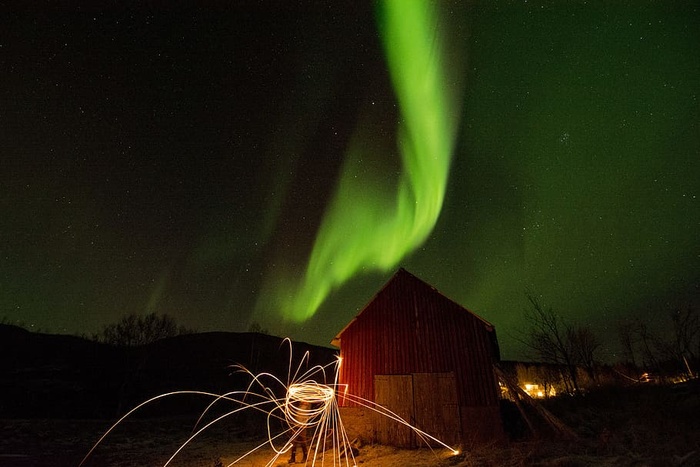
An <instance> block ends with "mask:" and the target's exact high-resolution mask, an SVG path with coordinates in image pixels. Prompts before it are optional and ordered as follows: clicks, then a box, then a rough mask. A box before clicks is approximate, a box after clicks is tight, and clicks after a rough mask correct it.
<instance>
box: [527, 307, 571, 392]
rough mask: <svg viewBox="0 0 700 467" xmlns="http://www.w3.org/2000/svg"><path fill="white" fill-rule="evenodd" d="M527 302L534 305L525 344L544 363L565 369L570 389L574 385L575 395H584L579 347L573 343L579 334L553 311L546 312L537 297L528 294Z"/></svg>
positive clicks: (528, 312) (529, 314)
mask: <svg viewBox="0 0 700 467" xmlns="http://www.w3.org/2000/svg"><path fill="white" fill-rule="evenodd" d="M527 299H528V301H529V302H530V304H531V305H532V307H531V308H530V309H528V310H527V311H526V314H525V317H526V319H527V320H528V322H529V323H530V329H529V331H528V332H527V334H526V337H525V339H523V342H524V343H525V345H527V346H528V347H529V348H530V350H531V351H533V352H534V354H535V356H536V358H538V359H539V360H541V361H542V362H544V363H551V364H554V365H557V366H560V367H564V368H565V369H566V375H565V376H567V377H566V378H565V379H564V380H565V383H566V384H567V386H568V382H570V383H571V389H572V390H573V391H574V392H576V393H579V392H581V389H580V388H579V385H578V376H577V374H576V360H575V358H576V355H575V350H574V348H573V346H574V344H575V343H574V342H572V340H571V336H572V335H573V334H575V332H574V331H573V329H572V328H571V327H570V326H569V325H567V324H566V323H564V322H563V321H562V319H561V318H560V317H559V315H557V314H556V313H555V312H554V311H553V310H552V308H548V309H545V308H543V307H542V305H541V304H540V303H539V301H538V300H537V298H536V297H535V296H533V295H532V294H527ZM562 376H564V375H562Z"/></svg>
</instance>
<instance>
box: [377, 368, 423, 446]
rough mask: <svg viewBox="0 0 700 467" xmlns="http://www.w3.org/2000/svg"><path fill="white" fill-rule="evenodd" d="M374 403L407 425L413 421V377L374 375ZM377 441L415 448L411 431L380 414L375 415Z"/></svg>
mask: <svg viewBox="0 0 700 467" xmlns="http://www.w3.org/2000/svg"><path fill="white" fill-rule="evenodd" d="M374 402H376V403H377V404H379V405H381V406H382V407H385V408H387V409H389V410H391V411H392V412H394V413H395V414H396V415H398V416H399V417H401V418H403V419H404V420H406V421H407V422H408V423H414V421H413V377H412V376H411V375H375V376H374ZM374 426H375V429H376V430H377V431H376V437H377V441H378V442H379V443H381V444H386V445H389V446H397V447H402V448H412V447H414V446H415V435H414V433H413V430H412V429H410V428H408V427H406V426H404V425H402V424H401V423H399V422H397V421H395V420H392V419H391V418H389V417H386V416H384V415H381V414H376V415H375V423H374Z"/></svg>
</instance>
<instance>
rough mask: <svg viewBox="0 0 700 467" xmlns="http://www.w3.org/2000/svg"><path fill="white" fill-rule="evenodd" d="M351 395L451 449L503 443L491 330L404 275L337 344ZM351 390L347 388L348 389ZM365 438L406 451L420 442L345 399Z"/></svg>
mask: <svg viewBox="0 0 700 467" xmlns="http://www.w3.org/2000/svg"><path fill="white" fill-rule="evenodd" d="M332 344H333V345H335V346H336V347H340V356H341V358H342V364H341V366H340V374H339V382H340V384H341V385H343V386H342V387H347V392H348V393H349V394H353V395H355V396H359V397H362V398H364V399H367V400H370V401H374V402H376V403H378V404H382V405H383V406H385V407H387V408H389V409H391V410H392V411H394V412H395V413H397V414H399V415H400V416H401V417H402V418H404V419H405V420H407V421H409V422H411V423H412V424H413V425H415V426H417V427H418V428H420V429H422V430H424V431H426V432H428V433H430V434H432V435H435V436H436V437H438V438H439V439H441V440H443V441H445V442H447V443H448V444H451V445H453V446H454V445H458V444H464V445H471V444H472V443H474V442H485V441H491V440H499V439H502V438H503V436H504V435H503V426H502V422H501V417H500V410H499V389H498V383H497V379H496V377H495V375H494V371H493V365H494V363H496V362H497V361H498V360H499V350H498V342H497V340H496V331H495V329H494V327H493V326H492V325H491V324H489V323H488V322H487V321H485V320H484V319H482V318H480V317H478V316H477V315H475V314H473V313H471V312H470V311H468V310H466V309H465V308H463V307H462V306H460V305H458V304H457V303H455V302H453V301H452V300H450V299H449V298H447V297H445V296H444V295H442V294H441V293H440V292H438V291H437V290H436V289H435V288H433V287H432V286H430V285H428V284H427V283H425V282H423V281H422V280H420V279H418V278H417V277H415V276H413V275H412V274H410V273H409V272H407V271H406V270H404V269H399V270H398V272H397V273H396V274H395V275H394V276H393V277H392V278H391V279H390V280H389V282H387V284H386V285H385V286H384V287H383V288H382V289H381V290H380V291H379V292H378V293H377V294H376V295H375V297H374V298H373V299H372V300H371V301H370V302H369V303H368V304H367V305H366V306H365V307H364V309H363V310H362V311H361V312H360V313H359V314H358V315H357V316H356V317H355V318H354V319H353V320H352V321H350V323H348V324H347V325H346V326H345V327H344V328H343V329H342V330H341V331H340V332H339V333H338V334H337V336H336V337H335V339H333V341H332ZM345 385H346V386H345ZM340 403H341V405H343V406H344V408H343V412H342V413H343V420H344V421H345V422H346V425H348V421H349V425H355V426H353V427H351V428H354V429H357V430H358V431H359V432H360V434H362V435H364V436H369V437H371V438H373V439H374V440H376V441H379V442H382V443H385V444H391V445H396V446H401V447H416V446H419V445H420V444H421V441H420V439H417V438H416V435H415V434H414V433H413V432H412V431H411V430H409V429H406V428H402V427H401V426H400V425H398V424H396V423H395V422H393V421H390V420H388V419H386V417H378V416H375V415H374V414H372V412H371V411H368V410H365V409H362V408H361V407H359V406H358V404H355V403H353V402H352V401H350V400H348V399H347V398H345V399H344V398H342V397H341V398H340Z"/></svg>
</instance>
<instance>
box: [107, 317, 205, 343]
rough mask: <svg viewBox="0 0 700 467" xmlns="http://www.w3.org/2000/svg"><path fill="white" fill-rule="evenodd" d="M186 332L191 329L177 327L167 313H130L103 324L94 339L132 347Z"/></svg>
mask: <svg viewBox="0 0 700 467" xmlns="http://www.w3.org/2000/svg"><path fill="white" fill-rule="evenodd" d="M188 332H191V331H190V330H188V329H185V328H183V327H178V326H177V324H176V322H175V319H174V318H172V317H171V316H169V315H160V316H159V315H157V314H155V313H150V314H147V315H145V316H141V315H135V314H131V315H128V316H125V317H123V318H122V319H121V320H120V321H119V322H117V323H114V324H109V325H107V326H105V327H104V328H103V329H102V331H101V332H100V333H99V334H97V335H96V336H95V337H96V340H99V341H100V342H105V343H107V344H112V345H120V346H127V347H133V346H137V345H144V344H149V343H151V342H155V341H157V340H159V339H164V338H166V337H173V336H176V335H178V334H186V333H188Z"/></svg>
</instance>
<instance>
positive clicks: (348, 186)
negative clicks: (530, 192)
mask: <svg viewBox="0 0 700 467" xmlns="http://www.w3.org/2000/svg"><path fill="white" fill-rule="evenodd" d="M438 13H439V12H438V11H437V8H436V5H432V4H428V3H425V2H422V1H402V0H389V1H383V2H380V3H378V17H379V18H380V19H379V20H378V23H379V28H380V30H381V33H382V38H383V44H384V48H385V51H386V56H387V62H388V67H389V70H390V74H391V78H392V82H393V84H394V89H395V90H396V96H397V100H398V103H399V107H400V114H401V124H400V128H399V129H398V132H397V133H398V142H397V146H398V152H399V154H400V158H401V169H400V173H399V175H398V178H396V177H393V176H392V173H391V172H390V171H389V170H386V169H385V170H384V171H380V172H379V173H376V172H375V173H373V174H367V170H366V168H367V166H368V165H371V164H372V162H371V161H373V160H375V161H376V160H380V159H381V155H379V156H378V155H376V154H373V153H372V152H373V151H372V150H373V149H374V150H375V151H377V150H378V149H376V148H372V147H371V144H370V143H369V142H370V141H371V139H372V138H373V136H374V135H371V134H367V131H366V130H365V129H364V128H362V127H360V128H359V129H358V130H356V134H355V136H354V137H352V138H351V142H350V145H349V148H348V151H347V153H346V156H345V163H344V165H343V167H342V169H341V175H340V179H339V182H338V187H337V190H336V193H335V195H334V197H333V199H332V201H331V202H330V203H329V205H328V208H327V211H326V214H325V216H324V218H323V221H322V223H321V226H320V228H319V231H318V234H317V237H316V242H315V244H314V247H313V249H312V251H311V257H310V259H309V264H308V267H307V268H306V272H305V274H304V276H303V278H302V279H301V281H297V282H298V285H297V284H294V285H293V286H292V287H293V288H292V290H288V287H289V286H288V285H287V283H286V282H284V281H280V278H279V277H275V278H274V280H275V287H276V288H277V289H278V290H277V291H275V292H273V293H272V294H271V297H272V301H273V303H272V304H270V303H265V304H264V308H265V309H268V310H269V309H279V310H281V311H282V312H283V315H284V318H286V319H290V320H293V321H305V320H306V319H308V318H309V317H311V316H313V314H314V313H315V312H316V311H317V309H318V307H319V306H320V305H321V304H322V303H323V301H324V300H325V299H326V298H327V296H328V294H329V293H331V291H333V290H334V289H337V288H339V287H341V286H342V285H343V284H344V283H345V282H346V281H348V280H349V279H350V278H352V277H353V276H354V275H356V274H357V273H358V272H359V271H380V272H382V273H386V272H388V271H392V270H394V269H395V268H396V267H397V265H398V264H399V262H400V261H401V260H402V259H403V258H404V257H405V256H406V255H407V254H409V253H411V252H412V251H413V250H415V249H416V248H417V247H419V246H420V245H422V244H423V242H425V240H426V239H427V238H428V236H429V235H430V233H431V231H432V229H433V227H434V225H435V222H436V221H437V219H438V217H439V215H440V211H441V209H442V204H443V200H444V195H445V188H446V186H447V180H448V176H449V168H450V162H451V158H452V151H453V146H454V142H455V133H456V129H457V128H458V119H459V111H458V110H459V109H458V106H457V104H458V102H459V95H460V94H461V92H460V91H461V90H460V89H459V88H460V86H459V84H456V83H454V82H448V81H447V79H446V78H447V76H448V73H447V72H446V70H445V67H446V63H445V53H444V51H443V49H444V48H445V47H446V45H447V44H446V40H445V39H444V38H443V37H441V34H442V32H443V31H442V30H441V28H440V24H439V15H438ZM455 107H457V111H456V110H455ZM393 152H394V151H392V153H393ZM392 155H393V154H392ZM273 288H274V287H273ZM262 297H264V298H265V299H268V300H269V297H270V295H268V294H263V295H262Z"/></svg>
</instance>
